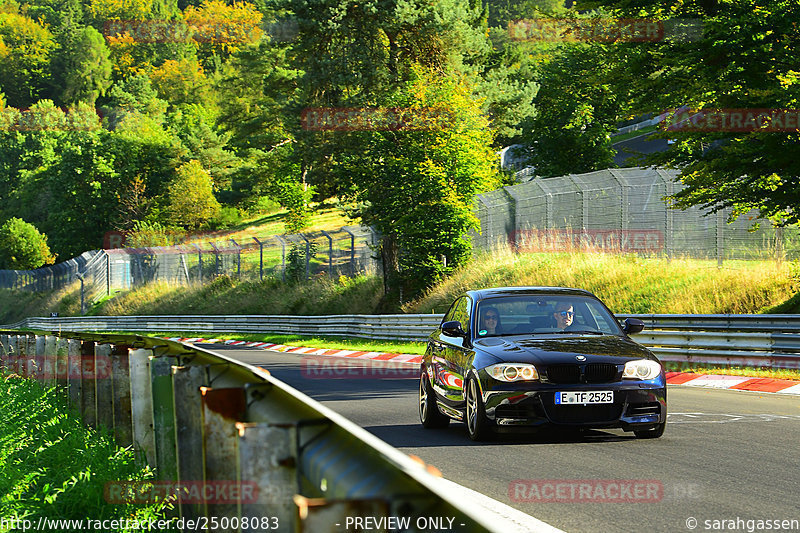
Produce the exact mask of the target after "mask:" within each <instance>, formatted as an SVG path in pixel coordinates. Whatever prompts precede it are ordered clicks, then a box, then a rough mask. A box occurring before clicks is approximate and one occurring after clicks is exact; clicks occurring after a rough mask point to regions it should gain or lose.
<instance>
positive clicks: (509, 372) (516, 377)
mask: <svg viewBox="0 0 800 533" xmlns="http://www.w3.org/2000/svg"><path fill="white" fill-rule="evenodd" d="M486 372H487V373H488V374H489V375H490V376H492V377H493V378H494V379H497V380H499V381H536V380H538V379H539V373H538V372H537V371H536V367H535V366H533V365H528V364H524V363H500V364H498V365H492V366H490V367H487V368H486Z"/></svg>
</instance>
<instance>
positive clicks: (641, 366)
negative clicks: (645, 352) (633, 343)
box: [622, 359, 661, 379]
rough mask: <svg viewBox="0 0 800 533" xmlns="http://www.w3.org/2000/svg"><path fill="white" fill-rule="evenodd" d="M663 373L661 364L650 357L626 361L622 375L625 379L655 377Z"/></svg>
mask: <svg viewBox="0 0 800 533" xmlns="http://www.w3.org/2000/svg"><path fill="white" fill-rule="evenodd" d="M659 374H661V365H659V364H658V363H656V362H655V361H651V360H649V359H638V360H636V361H628V362H627V363H625V370H623V371H622V377H623V378H625V379H655V378H657V377H658V375H659Z"/></svg>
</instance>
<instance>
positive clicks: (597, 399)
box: [556, 390, 614, 405]
mask: <svg viewBox="0 0 800 533" xmlns="http://www.w3.org/2000/svg"><path fill="white" fill-rule="evenodd" d="M589 403H614V391H610V390H601V391H586V392H577V391H575V392H557V393H556V405H585V404H589Z"/></svg>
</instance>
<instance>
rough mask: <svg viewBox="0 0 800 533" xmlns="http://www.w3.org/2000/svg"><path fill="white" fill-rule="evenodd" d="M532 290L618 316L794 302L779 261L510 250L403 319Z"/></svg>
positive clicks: (413, 305) (438, 289)
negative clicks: (465, 298)
mask: <svg viewBox="0 0 800 533" xmlns="http://www.w3.org/2000/svg"><path fill="white" fill-rule="evenodd" d="M526 285H530V286H563V287H578V288H583V289H587V290H589V291H591V292H593V293H594V294H596V295H597V296H598V297H600V299H601V300H603V301H604V302H605V303H606V305H608V307H609V308H610V309H611V310H612V311H614V312H615V313H618V314H622V313H658V314H661V313H679V314H706V313H735V314H748V313H766V312H772V311H773V310H774V309H775V308H776V307H777V306H780V305H785V302H787V301H788V300H790V299H791V298H792V297H793V296H794V295H795V282H794V281H793V280H792V279H791V277H790V275H789V267H788V266H787V264H786V263H777V262H774V261H726V262H725V263H724V265H723V267H722V268H718V267H717V262H716V261H715V260H700V259H672V260H670V261H668V260H667V259H665V258H656V257H640V256H637V255H635V254H627V255H614V254H606V253H592V252H559V253H526V254H515V253H512V252H511V251H509V250H507V249H506V250H499V251H496V252H494V253H492V254H483V255H480V256H478V257H477V258H476V259H475V260H474V261H473V262H472V263H470V264H469V265H466V266H465V267H464V268H461V269H459V270H458V271H457V272H455V273H454V274H453V275H452V276H450V277H449V278H448V279H446V280H444V281H443V282H442V283H440V284H438V285H436V286H434V287H433V288H431V289H430V290H429V291H428V292H427V293H426V294H424V295H422V296H421V297H420V298H418V299H417V300H415V301H412V302H409V303H407V304H406V305H404V306H403V311H405V312H407V313H430V312H431V311H436V312H439V313H441V312H444V311H445V310H446V309H447V307H448V306H449V305H450V303H451V302H452V301H453V299H454V298H455V296H456V295H457V294H460V293H462V292H463V291H464V290H467V289H478V288H482V287H499V286H526ZM795 298H796V297H795Z"/></svg>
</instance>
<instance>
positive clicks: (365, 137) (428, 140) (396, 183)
mask: <svg viewBox="0 0 800 533" xmlns="http://www.w3.org/2000/svg"><path fill="white" fill-rule="evenodd" d="M415 76H416V77H415V79H413V80H411V81H409V82H408V83H407V84H406V86H405V87H403V88H402V89H400V90H398V91H397V92H396V93H395V94H394V95H393V97H392V100H391V103H392V105H394V106H398V107H401V108H407V109H410V110H411V111H410V112H411V114H412V116H413V114H414V113H415V110H419V112H422V110H426V109H434V110H438V111H437V112H438V113H441V118H443V119H444V118H445V117H446V119H445V120H442V121H441V122H440V123H439V124H436V125H434V127H432V128H431V129H429V130H424V129H423V130H420V131H398V132H394V131H389V132H380V131H379V132H363V133H361V132H359V133H353V134H350V135H351V139H350V141H351V143H352V144H351V146H353V151H352V152H350V153H348V154H347V155H346V157H342V159H343V165H344V167H345V168H346V172H347V174H348V175H350V176H351V177H352V188H351V189H350V192H349V193H348V196H349V197H350V198H351V199H352V200H353V201H354V202H356V204H357V205H358V206H360V207H357V208H356V214H358V215H359V216H360V217H361V219H362V220H363V221H364V222H365V223H366V224H369V225H374V226H375V227H376V228H377V230H378V231H379V232H380V233H381V234H382V235H383V236H384V241H383V260H384V263H386V262H387V261H388V262H389V263H390V264H391V263H394V265H395V267H396V269H397V270H396V272H395V273H392V274H389V275H390V276H397V278H396V279H394V280H392V279H390V280H389V289H390V290H403V291H404V297H405V298H408V297H411V296H412V295H414V294H416V293H418V292H419V291H421V290H423V289H425V288H427V287H428V286H430V285H431V284H433V283H434V282H436V281H438V280H439V279H441V278H442V276H444V275H446V274H447V273H449V272H451V271H452V269H453V268H455V267H457V266H458V265H460V264H462V263H464V262H465V261H467V260H468V258H469V257H470V251H471V245H470V243H469V241H468V240H467V238H466V233H467V231H468V230H469V229H471V228H476V227H477V219H476V218H475V216H474V215H473V214H472V201H473V198H474V196H475V194H477V193H479V192H482V191H485V190H489V189H491V188H494V187H495V186H496V185H497V183H498V180H497V173H496V163H495V157H494V154H493V152H492V151H491V149H490V146H491V142H492V133H491V131H490V130H489V128H488V123H487V120H486V118H485V117H484V116H483V115H482V113H481V110H480V106H479V104H478V103H477V102H476V101H475V100H474V99H472V98H471V96H470V87H469V85H468V84H467V83H466V82H460V83H459V82H454V81H450V80H442V79H441V78H438V76H436V75H435V74H433V73H430V72H427V71H425V70H424V69H418V70H416V71H415ZM357 150H364V151H365V152H367V153H369V154H371V155H370V156H369V157H363V156H362V155H361V153H359V151H357ZM384 268H386V265H384ZM398 296H399V295H398Z"/></svg>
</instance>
